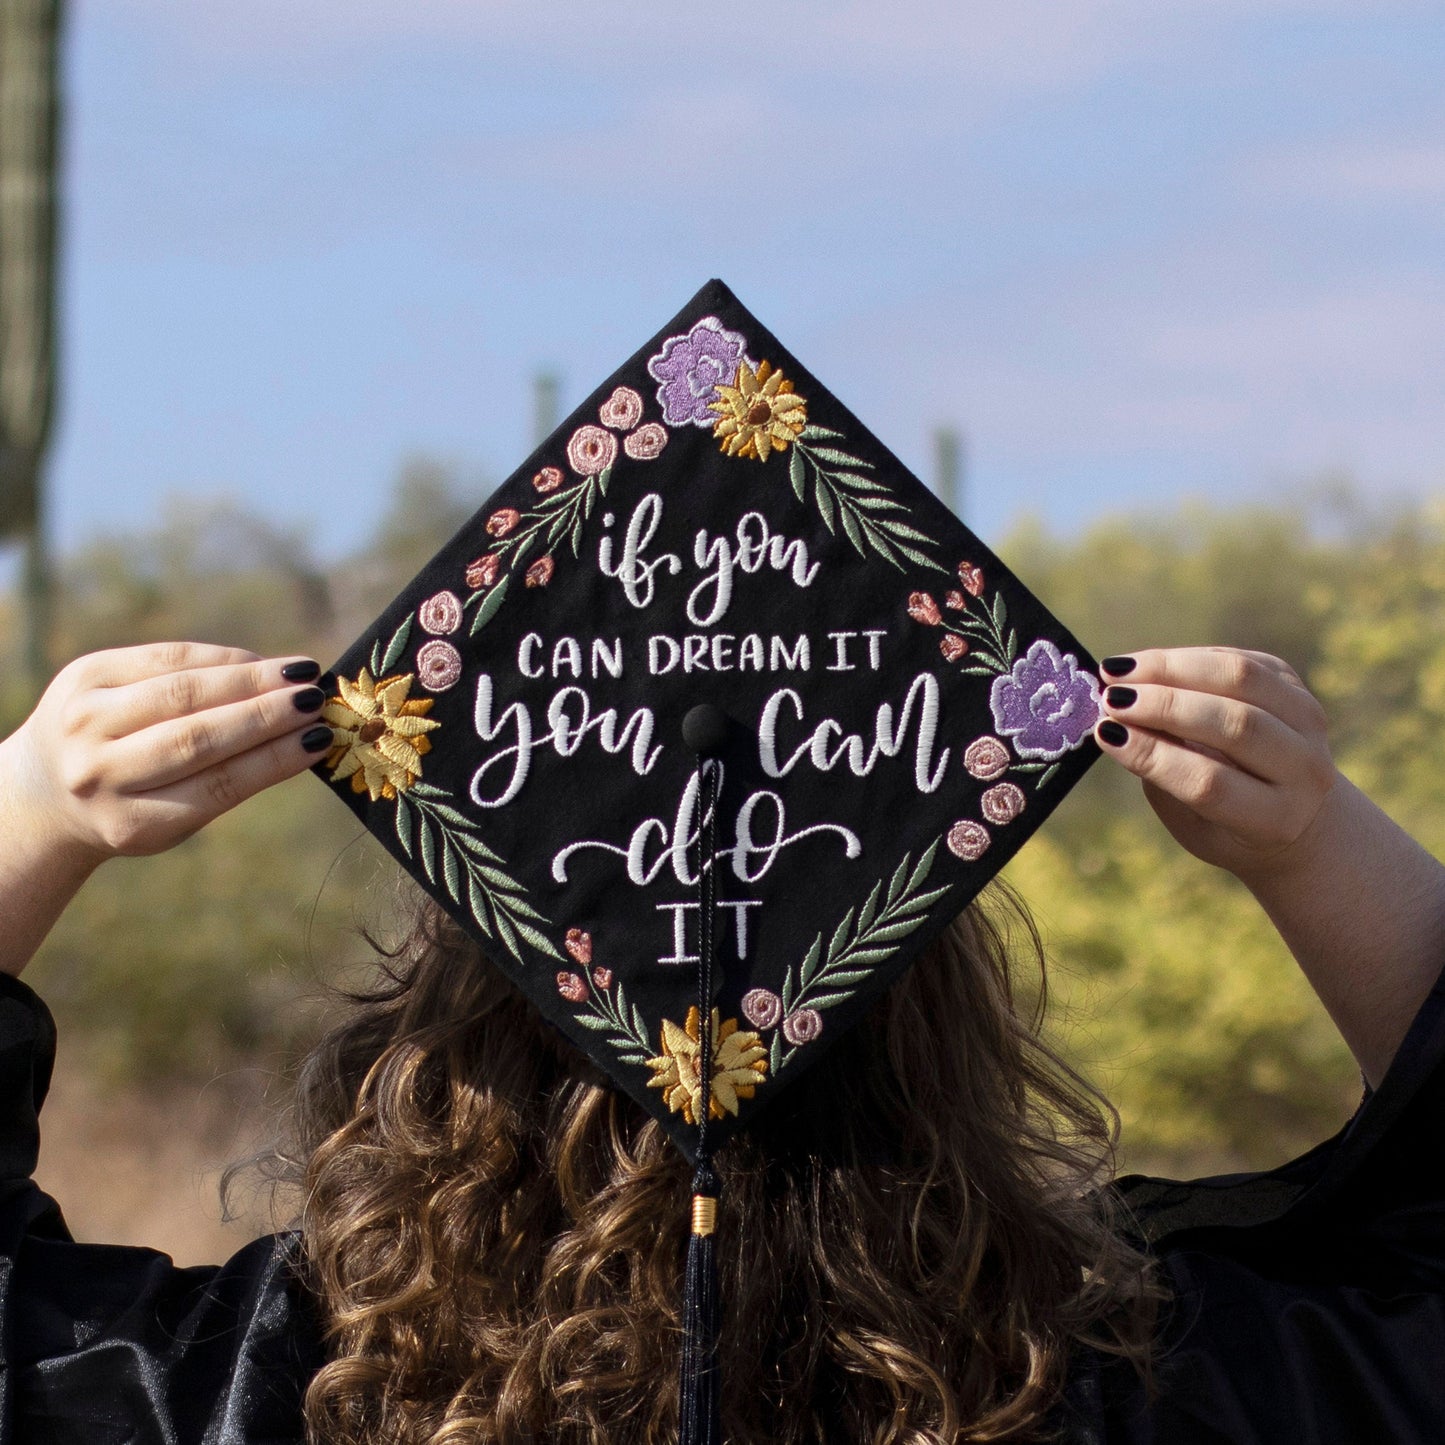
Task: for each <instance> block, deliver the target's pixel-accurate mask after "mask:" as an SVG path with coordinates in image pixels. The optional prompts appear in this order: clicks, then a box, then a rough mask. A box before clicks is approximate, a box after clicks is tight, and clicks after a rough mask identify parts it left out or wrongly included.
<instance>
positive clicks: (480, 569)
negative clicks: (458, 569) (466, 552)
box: [462, 552, 502, 592]
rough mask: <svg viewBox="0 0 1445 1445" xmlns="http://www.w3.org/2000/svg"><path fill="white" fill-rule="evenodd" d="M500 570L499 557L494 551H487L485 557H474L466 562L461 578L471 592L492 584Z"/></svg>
mask: <svg viewBox="0 0 1445 1445" xmlns="http://www.w3.org/2000/svg"><path fill="white" fill-rule="evenodd" d="M501 572H502V559H501V557H500V556H498V554H497V553H495V552H488V553H487V555H486V556H485V557H474V558H473V559H472V560H471V561H470V562H468V563H467V570H466V572H465V573H464V574H463V577H462V580H463V581H464V582H465V583H466V584H467V586H468V587H469V588H471V590H472V591H473V592H480V591H481V590H482V588H483V587H491V586H492V585H494V584H495V582H496V580H497V578H498V577H499V576H500V575H501Z"/></svg>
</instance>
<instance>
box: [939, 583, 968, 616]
mask: <svg viewBox="0 0 1445 1445" xmlns="http://www.w3.org/2000/svg"><path fill="white" fill-rule="evenodd" d="M943 605H944V606H945V607H951V608H952V609H953V610H954V611H955V612H962V611H964V609H965V608H967V606H968V599H967V598H966V597H965V596H964V595H963V593H962V592H960V591H959V590H958V588H957V587H955V588H953V589H952V590H951V591H948V592H945V593H944V594H943Z"/></svg>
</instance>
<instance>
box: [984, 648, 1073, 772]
mask: <svg viewBox="0 0 1445 1445" xmlns="http://www.w3.org/2000/svg"><path fill="white" fill-rule="evenodd" d="M988 701H989V707H990V709H991V710H992V712H993V721H994V726H995V727H996V728H997V729H998V731H999V732H1000V733H1002V734H1003V735H1004V737H1006V738H1011V739H1012V740H1013V745H1014V751H1015V752H1017V753H1018V755H1019V756H1020V757H1023V758H1045V759H1048V760H1051V761H1052V760H1054V759H1057V758H1061V757H1062V756H1063V755H1064V754H1065V753H1066V752H1069V751H1071V750H1072V749H1074V748H1076V747H1078V746H1079V745H1080V743H1082V742H1083V741H1084V739H1085V738H1086V737H1088V736H1089V734H1090V733H1091V732H1092V731H1093V728H1094V724H1095V723H1096V722H1098V720H1099V684H1098V683H1097V682H1096V681H1095V679H1094V678H1093V677H1092V676H1091V675H1090V674H1089V673H1087V672H1081V671H1080V670H1079V660H1078V658H1076V657H1075V656H1074V655H1073V654H1072V653H1066V654H1060V652H1059V649H1058V648H1057V647H1055V646H1054V644H1053V643H1052V642H1050V641H1048V639H1047V638H1040V639H1039V640H1038V641H1037V642H1035V643H1033V644H1032V645H1031V646H1030V647H1029V650H1028V652H1027V653H1026V654H1025V655H1024V656H1023V657H1021V658H1019V660H1018V661H1017V662H1015V663H1014V665H1013V668H1012V669H1011V670H1010V671H1009V672H1007V673H1004V674H1002V675H1001V676H999V677H996V678H995V679H994V682H993V686H992V687H991V688H990V689H989V696H988Z"/></svg>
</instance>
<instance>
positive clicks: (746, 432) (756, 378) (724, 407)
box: [709, 361, 808, 462]
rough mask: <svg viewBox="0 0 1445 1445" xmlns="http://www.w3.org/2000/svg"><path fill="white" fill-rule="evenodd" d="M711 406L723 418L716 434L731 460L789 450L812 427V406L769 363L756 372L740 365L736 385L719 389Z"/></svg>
mask: <svg viewBox="0 0 1445 1445" xmlns="http://www.w3.org/2000/svg"><path fill="white" fill-rule="evenodd" d="M717 391H718V399H717V400H716V401H714V402H710V403H709V407H710V409H711V410H712V411H715V412H719V413H720V415H719V417H718V419H717V421H715V422H714V423H713V428H712V434H713V435H714V436H715V437H717V438H718V440H719V442H720V443H721V446H722V450H723V451H725V452H726V453H727V454H728V456H730V457H756V458H757V459H758V460H759V461H760V462H765V461H767V459H768V454H769V453H770V452H780V451H783V450H785V449H786V447H787V445H788V443H789V442H791V441H796V440H797V439H798V437H799V436H800V435H802V431H803V428H804V427H805V426H806V425H807V424H808V403H807V402H806V401H804V400H803V398H802V397H801V396H796V395H794V393H793V383H792V382H791V381H788V380H787V379H786V378H785V377H784V376H783V373H782V372H781V371H774V370H773V364H772V362H770V361H765V362H763V363H762V365H761V366H759V367H758V369H757V370H756V371H754V370H753V369H752V367H750V366H749V365H748V364H747V362H746V361H744V362H741V363H740V364H739V366H738V374H737V380H736V381H735V382H734V383H733V385H732V386H719V387H718V389H717Z"/></svg>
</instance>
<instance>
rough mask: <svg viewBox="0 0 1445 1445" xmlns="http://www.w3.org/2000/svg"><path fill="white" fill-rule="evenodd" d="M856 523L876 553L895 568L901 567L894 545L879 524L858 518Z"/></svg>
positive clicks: (864, 518)
mask: <svg viewBox="0 0 1445 1445" xmlns="http://www.w3.org/2000/svg"><path fill="white" fill-rule="evenodd" d="M855 515H856V514H855ZM856 522H857V524H858V525H859V526H861V527H862V528H863V534H864V536H866V537H867V538H868V540H869V542H871V543H872V544H873V549H874V551H876V552H877V553H878V555H879V556H880V557H882V558H883V560H884V561H885V562H891V563H892V564H893V565H894V566H895V567H899V562H898V553H897V552H895V551H894V550H893V544H892V543H891V542H890V541H889V540H888V538H887V537H885V536H884V535H883V532H882V530H881V529H880V528H879V527H878V526H877V524H876V523H874V522H872V521H870V520H869V519H868V518H867V517H856ZM899 570H900V571H902V568H901V567H899Z"/></svg>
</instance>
